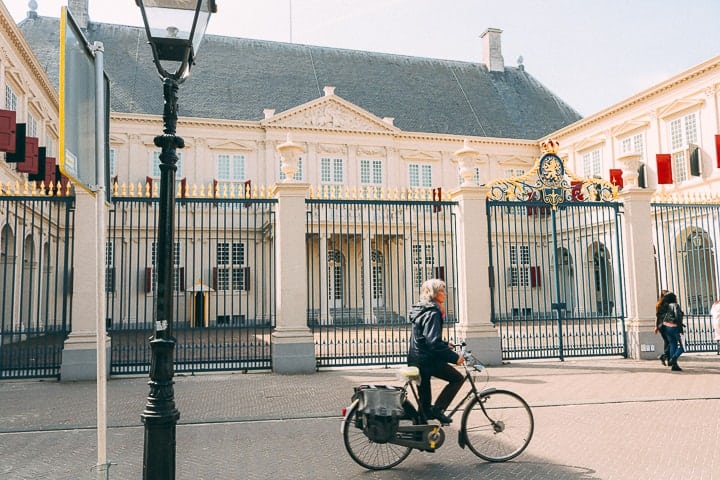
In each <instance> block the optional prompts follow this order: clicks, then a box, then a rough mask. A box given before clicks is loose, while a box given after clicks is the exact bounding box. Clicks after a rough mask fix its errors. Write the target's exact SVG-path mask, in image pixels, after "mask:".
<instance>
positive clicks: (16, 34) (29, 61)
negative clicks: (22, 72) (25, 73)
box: [0, 10, 60, 110]
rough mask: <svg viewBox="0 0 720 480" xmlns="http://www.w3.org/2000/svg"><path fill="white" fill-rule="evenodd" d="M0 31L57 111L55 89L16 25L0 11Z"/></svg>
mask: <svg viewBox="0 0 720 480" xmlns="http://www.w3.org/2000/svg"><path fill="white" fill-rule="evenodd" d="M0 30H2V31H3V32H4V33H5V35H7V37H9V41H10V43H11V44H12V46H13V49H14V51H15V52H16V53H17V54H18V56H20V58H21V60H22V61H23V62H24V63H25V66H26V67H27V68H28V70H29V72H30V73H31V74H32V77H33V78H34V79H35V80H36V81H37V82H38V83H39V84H40V88H41V89H42V90H43V92H45V94H46V95H47V96H48V98H50V101H51V102H52V104H53V107H54V108H55V110H57V109H58V105H59V104H60V100H59V96H58V92H57V91H56V90H55V87H54V86H53V85H52V83H50V79H49V78H48V76H47V73H45V70H44V69H43V68H42V66H41V65H40V62H39V61H38V59H37V58H36V57H35V55H34V54H33V53H32V49H31V48H30V45H28V43H27V41H26V40H25V37H23V36H22V34H21V33H20V31H19V30H18V27H17V25H16V24H15V22H14V21H13V20H12V18H11V17H9V16H7V15H6V12H5V11H4V10H3V11H0Z"/></svg>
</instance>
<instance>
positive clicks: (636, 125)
mask: <svg viewBox="0 0 720 480" xmlns="http://www.w3.org/2000/svg"><path fill="white" fill-rule="evenodd" d="M649 126H650V122H649V121H647V120H644V121H640V120H630V121H628V122H625V123H623V124H621V125H618V126H617V127H615V128H613V129H612V134H613V136H614V137H624V136H626V135H629V134H630V133H632V132H634V131H636V130H640V129H647V128H648V127H649Z"/></svg>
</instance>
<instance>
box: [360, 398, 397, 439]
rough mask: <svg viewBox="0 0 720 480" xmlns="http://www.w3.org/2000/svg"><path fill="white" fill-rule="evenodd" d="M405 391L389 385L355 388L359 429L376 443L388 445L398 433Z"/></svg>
mask: <svg viewBox="0 0 720 480" xmlns="http://www.w3.org/2000/svg"><path fill="white" fill-rule="evenodd" d="M404 393H405V392H404V391H403V390H402V389H400V388H397V387H393V386H388V385H360V386H359V387H355V393H354V395H353V400H354V399H357V400H358V416H357V418H358V420H359V422H360V425H357V426H358V427H359V428H362V429H363V432H364V433H365V435H367V437H368V438H369V439H370V440H372V441H373V442H376V443H387V442H388V441H389V440H390V439H392V438H393V436H394V435H395V433H396V432H397V428H398V423H399V420H400V417H402V416H403V415H404V414H405V410H404V409H403V401H404V400H405V399H404V398H403V396H404Z"/></svg>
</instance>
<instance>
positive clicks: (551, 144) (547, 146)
mask: <svg viewBox="0 0 720 480" xmlns="http://www.w3.org/2000/svg"><path fill="white" fill-rule="evenodd" d="M540 146H541V147H542V149H543V152H545V153H552V154H556V153H557V152H558V149H559V148H560V142H556V141H555V140H553V139H552V138H548V140H547V142H542V144H541V145H540Z"/></svg>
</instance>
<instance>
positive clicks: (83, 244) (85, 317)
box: [60, 188, 110, 381]
mask: <svg viewBox="0 0 720 480" xmlns="http://www.w3.org/2000/svg"><path fill="white" fill-rule="evenodd" d="M96 195H100V193H97V194H96ZM103 205H104V202H103ZM75 208H76V212H77V213H76V215H77V218H82V219H83V221H80V222H76V224H75V233H74V243H75V245H74V247H73V248H74V250H75V254H74V255H73V264H72V300H71V301H72V312H73V313H72V332H70V334H69V335H68V338H67V339H66V340H65V345H64V347H63V351H62V361H61V362H62V363H61V364H60V380H61V381H78V380H97V376H98V372H97V365H98V358H99V357H98V351H97V345H98V340H97V334H98V332H97V328H98V324H99V323H102V324H104V321H103V322H98V319H99V318H102V319H104V318H105V312H101V311H100V308H101V307H100V301H99V297H98V296H99V295H104V294H105V285H98V269H99V268H104V265H105V259H104V258H103V257H101V256H100V255H99V253H98V244H99V243H100V242H103V243H104V241H103V239H101V238H98V226H97V218H98V215H97V214H98V211H97V209H98V202H97V201H96V199H95V198H94V197H93V196H92V195H91V194H90V193H88V192H86V191H85V190H83V189H82V188H77V189H75ZM102 208H103V212H102V214H103V215H105V214H106V212H105V208H106V207H104V206H103V207H102ZM80 252H82V253H80ZM105 352H106V353H105V357H106V358H110V339H109V338H108V337H105ZM109 366H110V362H107V365H106V369H107V371H106V374H107V373H109V371H110V367H109Z"/></svg>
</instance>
